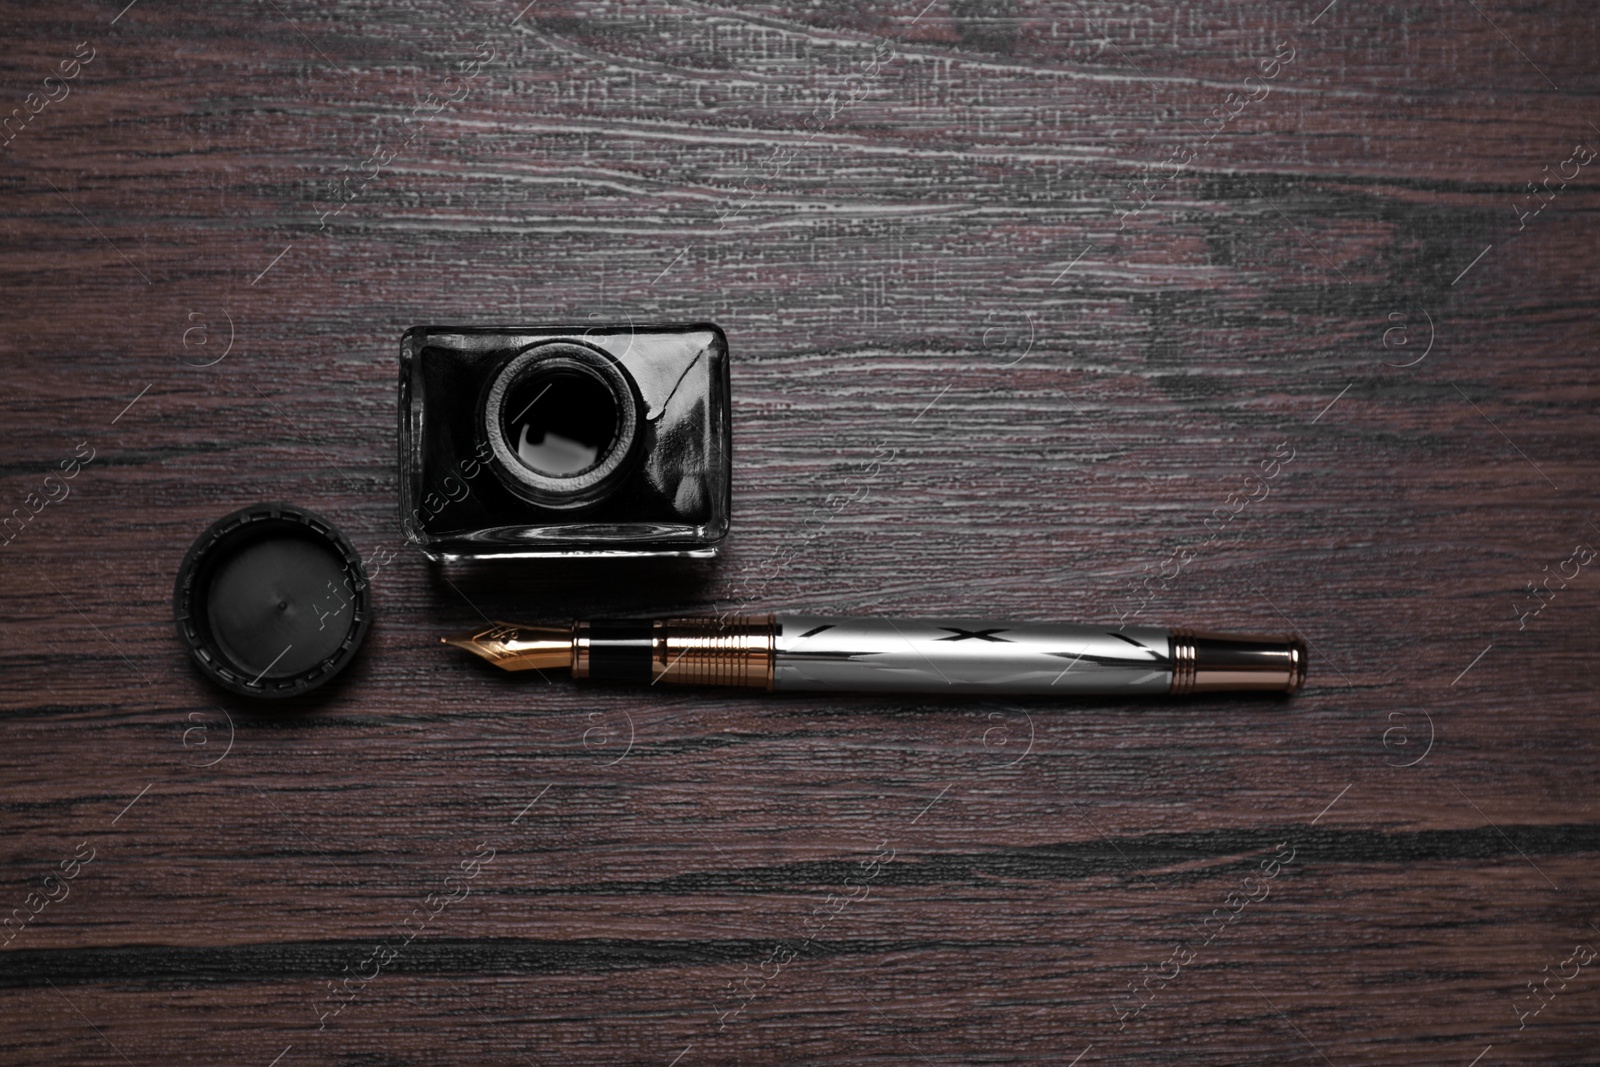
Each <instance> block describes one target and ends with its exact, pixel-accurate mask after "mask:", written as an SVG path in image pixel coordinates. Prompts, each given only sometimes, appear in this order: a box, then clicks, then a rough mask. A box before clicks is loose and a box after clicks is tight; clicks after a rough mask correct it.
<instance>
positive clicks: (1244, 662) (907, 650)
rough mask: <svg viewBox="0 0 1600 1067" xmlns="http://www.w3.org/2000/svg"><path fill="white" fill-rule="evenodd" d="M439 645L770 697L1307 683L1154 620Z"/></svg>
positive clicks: (959, 623)
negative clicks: (770, 693) (772, 693)
mask: <svg viewBox="0 0 1600 1067" xmlns="http://www.w3.org/2000/svg"><path fill="white" fill-rule="evenodd" d="M441 640H442V641H444V642H445V643H446V644H450V645H455V646H456V647H458V648H464V649H466V650H467V651H469V652H472V653H475V654H477V655H478V656H480V657H482V658H483V659H485V660H488V661H489V662H490V663H493V664H494V665H495V666H497V667H499V668H501V669H502V670H508V671H523V670H541V671H543V670H560V669H566V670H570V671H571V672H572V677H574V678H587V679H593V680H596V681H606V682H633V683H638V684H644V685H653V684H655V683H657V682H677V683H682V684H687V685H731V686H746V687H751V688H756V689H768V690H777V691H790V690H832V691H837V692H846V691H872V692H902V693H972V694H989V695H997V694H1028V693H1033V694H1051V693H1055V694H1101V695H1117V694H1159V695H1171V696H1183V695H1186V694H1189V693H1203V692H1218V691H1224V690H1259V691H1273V692H1281V693H1293V692H1294V691H1295V690H1296V689H1299V688H1300V687H1301V686H1302V685H1304V684H1305V679H1306V645H1305V642H1304V641H1302V640H1301V639H1300V638H1298V637H1294V636H1290V635H1262V634H1223V633H1211V632H1207V631H1193V630H1168V629H1162V628H1159V627H1154V626H1129V627H1123V628H1121V629H1115V630H1113V629H1104V628H1101V627H1096V626H1079V625H1070V624H1059V623H1041V622H1014V623H1007V622H992V621H986V620H981V619H960V618H952V619H892V618H887V617H884V616H833V615H747V616H730V617H720V618H711V617H706V618H666V619H613V620H599V619H596V620H593V621H583V620H579V621H577V622H574V623H572V624H571V625H568V626H519V625H515V624H511V623H491V624H490V625H488V626H487V627H484V628H482V629H480V630H477V631H474V632H472V633H469V634H464V635H461V636H458V637H445V638H441Z"/></svg>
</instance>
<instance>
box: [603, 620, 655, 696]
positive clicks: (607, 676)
mask: <svg viewBox="0 0 1600 1067" xmlns="http://www.w3.org/2000/svg"><path fill="white" fill-rule="evenodd" d="M654 634H655V625H654V624H653V623H652V622H651V621H650V620H649V619H610V620H606V621H601V620H595V621H593V622H591V623H589V677H590V678H593V679H595V680H596V681H601V682H643V683H648V682H649V681H650V679H651V675H650V661H651V658H652V653H653V649H652V647H651V646H652V644H653V642H654Z"/></svg>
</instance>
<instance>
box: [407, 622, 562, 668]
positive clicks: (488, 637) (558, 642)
mask: <svg viewBox="0 0 1600 1067" xmlns="http://www.w3.org/2000/svg"><path fill="white" fill-rule="evenodd" d="M439 640H440V641H441V642H443V643H444V644H447V645H454V646H456V647H457V648H464V649H466V650H467V651H468V652H471V653H473V654H474V655H476V656H479V657H481V658H483V659H486V660H488V661H489V662H490V663H493V664H494V665H495V666H496V667H499V668H500V669H501V670H503V671H531V670H558V669H561V668H563V667H571V666H572V628H571V627H570V626H513V625H512V624H510V623H505V622H495V623H490V624H489V625H488V627H486V628H485V629H482V630H477V631H475V632H473V633H469V634H462V635H460V636H458V637H441V638H439Z"/></svg>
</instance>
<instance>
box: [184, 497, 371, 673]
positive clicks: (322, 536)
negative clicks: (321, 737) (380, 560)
mask: <svg viewBox="0 0 1600 1067" xmlns="http://www.w3.org/2000/svg"><path fill="white" fill-rule="evenodd" d="M371 599H372V597H371V592H370V590H369V589H368V583H367V580H366V578H365V577H363V575H362V568H361V557H360V555H359V554H357V552H356V550H355V548H354V547H353V546H352V545H351V544H350V542H349V540H348V539H347V538H346V537H345V536H344V534H342V533H340V532H339V530H338V528H337V527H335V526H334V525H333V523H331V522H329V521H328V520H327V519H325V518H323V517H322V516H320V515H318V514H316V513H315V512H311V511H306V510H304V509H302V508H295V507H290V506H289V505H287V504H256V505H254V506H253V507H248V508H241V509H239V510H238V511H235V512H234V513H233V514H231V515H227V516H225V517H223V518H221V519H218V520H217V521H216V522H214V523H212V524H211V526H210V527H209V528H208V529H207V530H206V532H205V533H203V534H201V535H200V536H199V537H198V538H196V539H195V542H194V544H192V545H190V546H189V551H188V554H187V555H185V556H184V557H183V565H182V566H181V567H179V568H178V580H177V582H176V584H175V585H174V586H173V590H172V611H173V616H174V617H175V618H176V620H177V623H178V637H179V639H180V640H182V641H183V643H184V646H185V647H186V648H188V650H189V656H190V658H191V659H193V660H194V662H195V664H196V666H198V667H199V668H200V670H201V671H202V672H203V673H204V674H205V675H206V676H207V677H208V678H210V679H211V680H212V681H214V682H216V683H217V684H218V685H220V686H222V687H223V688H224V689H228V690H231V691H233V692H235V693H242V694H244V695H245V696H252V697H292V696H299V695H300V694H301V693H304V692H307V691H308V690H311V689H315V688H316V687H317V686H319V685H321V684H323V683H324V682H326V681H328V680H329V679H330V678H332V677H333V676H334V675H336V674H338V673H339V672H340V671H341V670H343V669H344V667H345V665H346V664H347V663H349V662H350V660H351V659H353V658H354V657H355V654H356V650H357V649H358V648H360V647H361V641H362V638H364V637H366V635H367V627H368V626H369V625H371V623H372V606H371Z"/></svg>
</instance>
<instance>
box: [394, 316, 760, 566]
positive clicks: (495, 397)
mask: <svg viewBox="0 0 1600 1067" xmlns="http://www.w3.org/2000/svg"><path fill="white" fill-rule="evenodd" d="M730 414H731V410H730V404H729V399H728V342H727V338H725V337H724V336H723V333H722V331H721V330H720V329H719V328H717V327H716V326H713V325H711V324H709V323H697V324H693V325H649V326H632V325H622V326H483V327H469V326H416V327H413V328H412V329H410V330H407V331H406V334H405V336H404V337H403V338H401V341H400V509H401V521H402V523H403V524H404V526H405V530H406V535H407V537H408V538H410V540H411V541H413V542H414V543H416V544H417V545H419V546H421V548H422V550H423V551H424V552H425V553H426V554H427V555H428V557H429V558H430V559H434V560H438V561H443V562H452V561H457V560H472V559H507V558H510V559H518V558H522V559H529V558H540V557H550V556H695V557H712V556H715V555H716V554H717V552H718V550H719V548H720V547H721V544H722V540H723V538H724V537H726V536H727V532H728V515H729V510H730V496H731V477H730V474H731V466H732V464H731V452H730V447H731V431H730V425H729V422H730Z"/></svg>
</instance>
